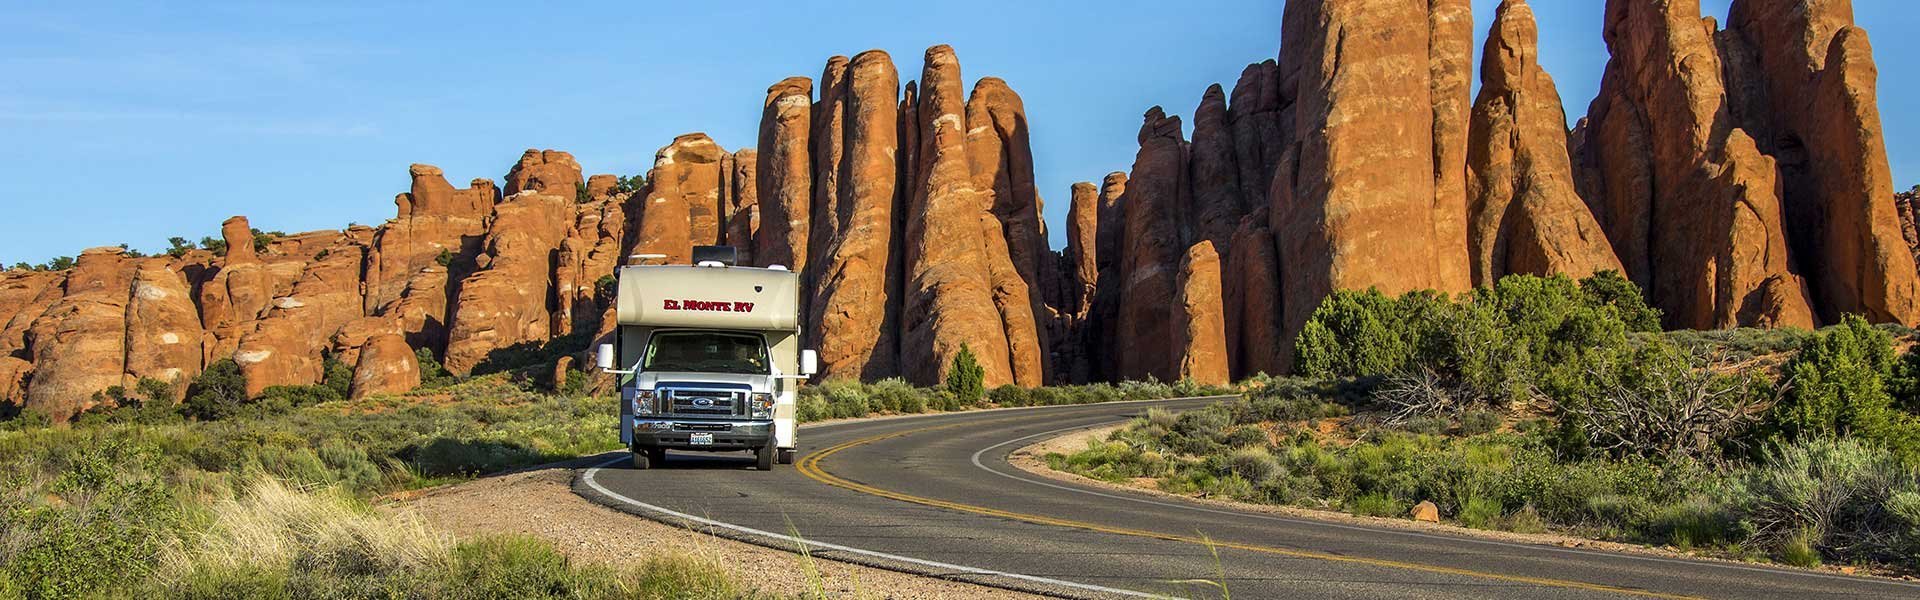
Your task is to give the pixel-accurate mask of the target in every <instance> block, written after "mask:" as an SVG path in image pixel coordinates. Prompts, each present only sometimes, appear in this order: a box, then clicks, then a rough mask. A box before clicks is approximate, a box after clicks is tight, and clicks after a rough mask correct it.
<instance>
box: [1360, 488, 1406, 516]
mask: <svg viewBox="0 0 1920 600" xmlns="http://www.w3.org/2000/svg"><path fill="white" fill-rule="evenodd" d="M1407 510H1408V505H1406V504H1403V503H1401V502H1400V501H1398V500H1394V499H1393V498H1389V497H1387V496H1386V495H1385V494H1367V495H1364V496H1359V497H1356V498H1354V499H1352V500H1350V501H1348V502H1347V512H1349V513H1352V514H1353V515H1355V516H1360V517H1401V516H1406V514H1407Z"/></svg>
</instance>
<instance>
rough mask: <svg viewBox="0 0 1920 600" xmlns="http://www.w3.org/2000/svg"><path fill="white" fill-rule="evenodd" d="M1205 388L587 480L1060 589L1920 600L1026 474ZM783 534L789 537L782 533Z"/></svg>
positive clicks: (677, 510)
mask: <svg viewBox="0 0 1920 600" xmlns="http://www.w3.org/2000/svg"><path fill="white" fill-rule="evenodd" d="M1206 402H1208V401H1207V400H1203V399H1186V400H1169V401H1156V402H1151V403H1118V404H1105V405H1088V406H1068V407H1050V408H1036V409H1014V410H1002V411H978V412H966V413H955V414H944V415H929V416H919V417H910V418H899V419H884V420H874V421H860V422H848V423H835V424H826V425H820V426H811V427H806V428H803V429H802V431H801V436H800V442H801V448H800V451H801V458H800V460H799V461H798V463H797V464H796V465H795V466H794V467H784V466H783V467H776V468H775V470H774V471H772V472H757V471H751V470H749V469H750V468H751V466H752V465H751V463H752V460H751V458H750V457H748V456H746V455H740V456H732V455H726V454H716V455H701V454H672V455H671V456H669V458H668V459H667V467H666V468H663V469H654V470H649V471H635V470H632V469H629V468H627V466H626V465H627V463H626V461H625V456H624V455H621V456H618V457H615V456H612V455H609V458H610V459H612V460H610V461H609V463H608V464H607V465H605V466H603V467H601V468H598V469H593V470H589V471H586V472H584V473H583V474H582V475H581V477H580V478H579V480H578V481H577V482H576V483H575V486H574V487H575V490H576V491H579V492H580V493H581V494H582V495H584V496H587V497H589V498H592V499H594V500H596V501H599V502H603V503H606V504H608V505H609V506H614V507H616V508H619V509H621V510H624V511H627V512H630V513H633V514H637V515H643V516H647V517H650V518H655V519H661V520H665V521H668V522H672V523H676V524H681V525H687V526H692V527H695V528H698V529H701V530H705V531H711V532H713V533H716V534H718V535H724V536H727V537H734V538H737V539H746V540H749V541H755V542H758V543H764V544H769V545H775V546H781V547H789V548H790V547H792V546H793V545H794V543H795V540H796V539H798V540H803V541H804V543H805V544H806V545H807V546H808V549H809V550H810V551H811V552H812V553H813V554H814V555H816V556H822V557H828V558H834V559H841V560H848V561H852V562H859V563H864V564H871V565H877V566H883V567H889V568H895V569H901V570H908V571H913V572H918V573H922V574H931V575H936V576H942V577H947V578H951V579H958V580H965V581H974V582H980V583H985V584H988V585H995V586H1000V587H1011V588H1015V589H1024V590H1028V591H1036V592H1041V593H1048V594H1053V595H1058V596H1065V597H1088V598H1107V597H1133V596H1144V595H1172V596H1177V597H1183V598H1219V597H1222V596H1223V594H1222V593H1221V590H1220V589H1219V588H1218V587H1216V586H1219V585H1224V586H1225V588H1226V590H1227V591H1228V592H1230V593H1231V594H1232V595H1233V596H1235V597H1239V598H1621V597H1629V598H1630V597H1640V598H1646V597H1653V598H1683V597H1708V598H1807V597H1860V598H1895V597H1900V598H1920V585H1916V584H1913V583H1909V582H1897V581H1888V580H1881V579H1872V578H1865V577H1850V576H1842V575H1830V574H1823V573H1812V572H1803V571H1794V570H1787V569H1774V568H1766V567H1758V566H1750V565H1738V564H1730V563H1718V562H1708V561H1693V560H1683V559H1669V558H1658V557H1646V556H1629V555H1622V554H1614V553H1606V552H1596V551H1586V550H1578V549H1568V548H1561V547H1557V546H1544V545H1534V544H1515V543H1504V542H1496V541H1490V540H1481V539H1474V538H1469V537H1461V536H1452V535H1440V534H1431V533H1420V532H1410V531H1403V530H1395V529H1376V528H1371V527H1362V526H1355V525H1351V524H1346V523H1334V522H1326V521H1318V520H1312V519H1300V518H1290V517H1281V516H1275V515H1267V514H1253V513H1243V512H1238V511H1230V510H1221V509H1219V508H1217V507H1212V506H1206V505H1201V504H1198V503H1192V502H1185V501H1180V500H1170V499H1167V498H1164V497H1158V496H1152V495H1148V494H1141V493H1134V492H1124V491H1113V490H1108V489H1104V488H1093V487H1087V486H1080V485H1075V484H1071V483H1063V482H1059V481H1055V480H1051V479H1045V478H1040V477H1035V476H1033V475H1030V474H1027V473H1025V472H1022V471H1020V470H1018V469H1016V468H1014V467H1013V466H1011V465H1009V464H1008V463H1007V455H1008V454H1009V453H1011V452H1012V451H1013V450H1015V449H1017V448H1019V447H1021V446H1024V445H1027V444H1029V443H1032V442H1033V441H1036V440H1038V439H1041V438H1045V437H1047V436H1049V435H1053V434H1058V433H1064V432H1067V431H1071V430H1074V429H1080V428H1086V427H1095V426H1100V425H1105V424H1111V423H1115V422H1118V421H1122V420H1125V419H1128V418H1131V417H1133V416H1136V415H1138V414H1140V413H1141V412H1142V411H1144V410H1146V408H1147V407H1149V406H1163V407H1167V408H1172V409H1184V408H1193V407H1197V406H1202V405H1204V404H1206ZM794 534H797V538H796V537H795V535H794Z"/></svg>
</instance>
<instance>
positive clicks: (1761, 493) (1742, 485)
mask: <svg viewBox="0 0 1920 600" xmlns="http://www.w3.org/2000/svg"><path fill="white" fill-rule="evenodd" d="M1733 497H1734V505H1735V507H1736V510H1738V512H1739V515H1740V519H1741V522H1742V525H1743V526H1744V527H1746V528H1749V529H1750V530H1751V532H1752V533H1751V537H1752V539H1753V540H1754V541H1755V542H1756V543H1757V545H1758V546H1759V547H1761V548H1763V549H1768V550H1771V551H1773V552H1774V553H1775V555H1776V557H1777V558H1781V559H1782V560H1783V561H1786V562H1791V563H1796V564H1798V563H1805V562H1809V561H1808V558H1807V557H1806V556H1804V552H1805V550H1806V549H1812V550H1813V551H1816V552H1818V553H1819V554H1820V555H1821V556H1824V557H1826V558H1829V559H1833V560H1836V561H1842V562H1854V561H1861V560H1872V561H1882V562H1891V563H1905V564H1913V561H1917V560H1920V472H1916V471H1915V469H1914V468H1913V467H1911V466H1910V465H1908V464H1906V463H1904V462H1903V461H1902V460H1901V459H1900V458H1899V457H1897V456H1895V455H1894V454H1893V453H1891V452H1888V451H1886V450H1882V449H1878V448H1875V447H1873V446H1872V445H1870V444H1866V443H1862V442H1860V441H1856V440H1832V439H1824V438H1814V439H1809V440H1804V441H1801V442H1797V443H1793V444H1789V445H1786V446H1781V447H1779V448H1776V449H1774V450H1773V451H1770V452H1768V453H1767V455H1766V458H1765V459H1764V460H1763V461H1762V462H1761V464H1759V465H1757V466H1756V467H1754V468H1752V469H1749V470H1747V471H1745V472H1744V473H1743V474H1742V475H1741V477H1740V478H1739V480H1738V487H1737V488H1736V489H1735V491H1734V492H1733Z"/></svg>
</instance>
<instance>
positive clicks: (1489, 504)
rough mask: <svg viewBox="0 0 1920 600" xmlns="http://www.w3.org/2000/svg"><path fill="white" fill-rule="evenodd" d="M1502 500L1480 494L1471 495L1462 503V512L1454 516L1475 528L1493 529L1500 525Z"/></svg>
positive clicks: (1462, 523) (1463, 523)
mask: <svg viewBox="0 0 1920 600" xmlns="http://www.w3.org/2000/svg"><path fill="white" fill-rule="evenodd" d="M1502 513H1503V511H1502V508H1501V506H1500V501H1498V500H1494V499H1492V498H1483V497H1480V496H1470V497H1468V498H1467V500H1466V501H1465V502H1463V503H1461V505H1460V514H1458V515H1456V516H1455V517H1454V518H1455V519H1458V520H1459V521H1460V524H1461V525H1466V526H1468V527H1472V528H1474V529H1492V528H1494V527H1496V526H1498V525H1499V521H1500V517H1501V516H1502Z"/></svg>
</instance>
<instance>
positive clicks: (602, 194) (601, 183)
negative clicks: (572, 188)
mask: <svg viewBox="0 0 1920 600" xmlns="http://www.w3.org/2000/svg"><path fill="white" fill-rule="evenodd" d="M619 188H620V177H619V176H618V175H609V174H605V173H602V174H599V175H593V176H590V177H587V197H588V198H590V199H593V200H606V199H608V198H611V197H613V194H614V192H616V191H618V190H619Z"/></svg>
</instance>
